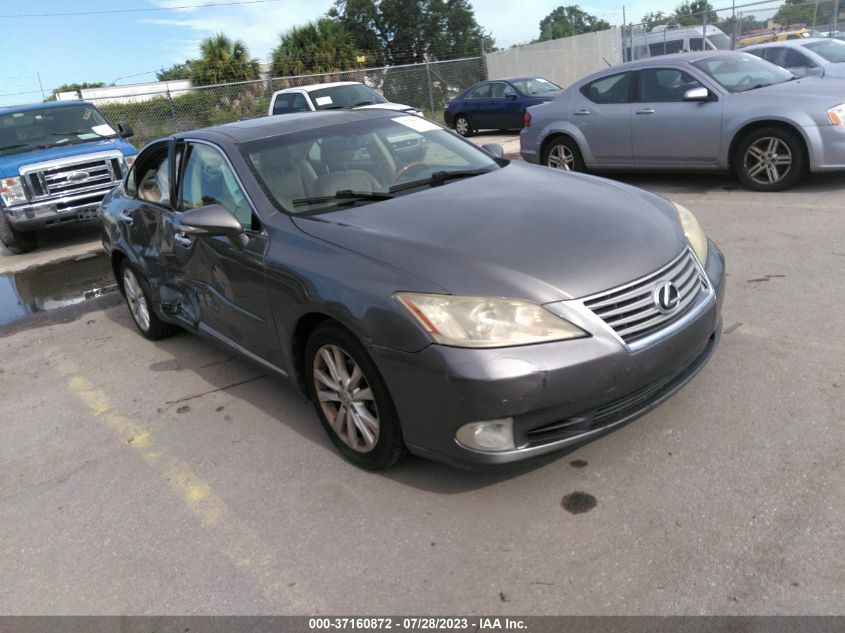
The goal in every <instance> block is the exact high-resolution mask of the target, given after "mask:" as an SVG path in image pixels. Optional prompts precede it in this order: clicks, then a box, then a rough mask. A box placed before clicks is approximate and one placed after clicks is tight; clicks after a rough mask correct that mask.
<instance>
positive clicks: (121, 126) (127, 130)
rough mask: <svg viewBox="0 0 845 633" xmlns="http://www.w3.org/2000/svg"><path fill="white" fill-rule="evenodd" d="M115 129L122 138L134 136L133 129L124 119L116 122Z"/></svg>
mask: <svg viewBox="0 0 845 633" xmlns="http://www.w3.org/2000/svg"><path fill="white" fill-rule="evenodd" d="M117 131H118V133H119V134H120V135H121V136H122V137H123V138H129V137H131V136H135V131H134V130H133V129H132V126H131V125H129V124H128V123H127V122H126V121H121V122H120V123H118V124H117Z"/></svg>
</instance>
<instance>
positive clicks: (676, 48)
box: [666, 40, 684, 55]
mask: <svg viewBox="0 0 845 633" xmlns="http://www.w3.org/2000/svg"><path fill="white" fill-rule="evenodd" d="M682 50H684V40H669V41H667V42H666V54H667V55H668V54H670V53H680V52H681V51H682Z"/></svg>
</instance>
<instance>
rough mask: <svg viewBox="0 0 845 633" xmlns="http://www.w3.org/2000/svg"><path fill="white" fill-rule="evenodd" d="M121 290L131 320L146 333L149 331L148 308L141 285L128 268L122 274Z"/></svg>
mask: <svg viewBox="0 0 845 633" xmlns="http://www.w3.org/2000/svg"><path fill="white" fill-rule="evenodd" d="M123 290H124V292H125V293H126V302H127V303H128V304H129V311H130V312H131V313H132V318H133V319H135V323H137V324H138V327H139V328H141V329H142V330H143V331H144V332H146V331H147V330H149V329H150V308H149V306H148V305H147V297H146V296H145V295H144V290H143V289H142V288H141V283H140V282H139V281H138V278H137V277H136V276H135V273H134V272H132V270H131V269H130V268H127V269H126V270H125V271H124V272H123Z"/></svg>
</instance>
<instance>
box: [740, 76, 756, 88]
mask: <svg viewBox="0 0 845 633" xmlns="http://www.w3.org/2000/svg"><path fill="white" fill-rule="evenodd" d="M753 82H754V77H752V76H751V75H745V77H743V78H742V79H740V80H739V81H738V82H736V87H737V88H739V87H740V86H750V85H751V84H752V83H753Z"/></svg>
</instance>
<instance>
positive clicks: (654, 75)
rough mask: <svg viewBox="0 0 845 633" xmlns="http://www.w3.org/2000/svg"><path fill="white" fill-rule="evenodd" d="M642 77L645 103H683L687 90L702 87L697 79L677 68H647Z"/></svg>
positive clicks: (643, 100)
mask: <svg viewBox="0 0 845 633" xmlns="http://www.w3.org/2000/svg"><path fill="white" fill-rule="evenodd" d="M640 76H641V77H642V80H641V81H642V96H641V98H640V100H641V101H642V102H644V103H660V102H681V101H683V100H684V93H685V92H686V91H687V90H691V89H692V88H701V87H702V85H701V83H699V81H698V80H697V79H696V78H695V77H693V76H692V75H690V74H689V73H686V72H684V71H683V70H677V69H675V68H646V69H644V70H643V71H642V72H641V73H640Z"/></svg>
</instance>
